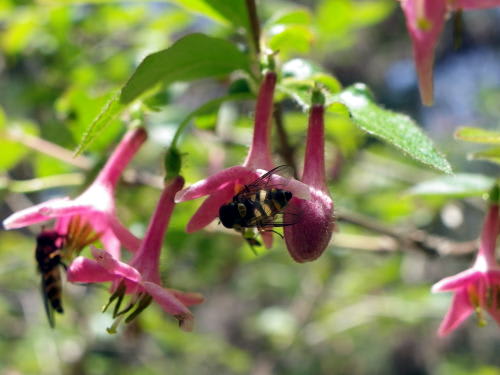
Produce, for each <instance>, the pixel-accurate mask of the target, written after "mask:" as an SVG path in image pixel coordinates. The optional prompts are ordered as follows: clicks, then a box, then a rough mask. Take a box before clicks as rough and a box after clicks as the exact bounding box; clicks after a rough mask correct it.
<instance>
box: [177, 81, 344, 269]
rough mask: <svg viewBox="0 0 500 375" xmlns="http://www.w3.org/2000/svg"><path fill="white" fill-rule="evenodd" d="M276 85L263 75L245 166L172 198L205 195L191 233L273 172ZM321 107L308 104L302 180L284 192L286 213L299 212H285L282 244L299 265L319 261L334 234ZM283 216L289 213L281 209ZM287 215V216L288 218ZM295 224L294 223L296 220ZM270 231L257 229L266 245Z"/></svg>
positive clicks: (191, 197) (289, 183)
mask: <svg viewBox="0 0 500 375" xmlns="http://www.w3.org/2000/svg"><path fill="white" fill-rule="evenodd" d="M275 86H276V73H275V72H273V71H268V72H266V73H265V75H264V80H263V83H262V85H261V87H260V91H259V95H258V98H257V105H256V109H255V124H254V134H253V140H252V144H251V146H250V149H249V152H248V155H247V157H246V159H245V161H244V162H243V165H237V166H233V167H230V168H227V169H224V170H222V171H220V172H218V173H216V174H214V175H212V176H210V177H208V178H206V179H204V180H201V181H198V182H196V183H195V184H193V185H191V186H189V187H188V188H186V189H183V190H181V191H180V192H178V193H177V194H176V196H175V200H176V202H184V201H187V200H191V199H196V198H199V197H202V196H205V195H208V198H207V199H205V201H204V202H203V203H202V205H201V206H200V208H199V209H198V211H196V213H195V214H194V215H193V217H192V218H191V220H190V221H189V223H188V225H187V231H188V232H194V231H197V230H199V229H202V228H204V227H205V226H207V225H208V224H210V223H211V222H212V221H213V220H214V219H215V218H216V217H217V216H218V214H219V208H220V207H221V206H222V205H223V204H225V203H227V202H229V201H231V199H232V197H233V196H234V195H236V194H237V193H238V192H239V191H241V189H242V187H243V186H245V185H248V184H250V183H252V182H253V181H254V180H255V179H257V178H258V177H259V176H262V175H263V174H264V173H266V172H267V171H269V170H271V169H273V168H274V163H273V162H272V156H271V152H270V135H271V115H272V111H273V97H274V89H275ZM323 117H324V107H323V104H322V103H320V104H316V105H313V106H312V109H311V113H310V124H309V132H308V135H307V148H306V156H305V162H304V174H303V176H302V179H301V181H298V180H295V179H291V180H290V181H289V182H288V184H287V185H286V190H287V191H290V192H291V193H292V194H293V198H292V201H291V202H290V212H291V211H294V212H293V213H294V214H299V217H300V218H299V219H297V218H296V217H297V216H296V215H295V216H294V217H293V218H290V217H288V218H287V214H286V213H285V215H284V216H285V217H284V222H287V219H288V223H292V224H293V225H289V226H285V240H286V244H287V248H288V251H289V253H290V255H291V256H292V258H293V259H294V260H295V261H297V262H306V261H312V260H314V259H317V258H318V257H319V256H320V255H321V254H322V253H323V251H324V250H325V249H326V247H327V246H328V244H329V242H330V239H331V237H332V232H333V228H334V225H333V201H332V199H331V197H330V193H329V192H328V188H327V186H326V177H325V165H324V152H325V150H324V122H323ZM285 212H287V211H285ZM290 215H291V214H289V215H288V216H290ZM295 221H296V222H295ZM272 233H273V232H272V231H264V230H262V231H260V232H259V234H260V235H261V237H262V239H263V241H264V244H265V245H266V247H268V248H269V247H271V245H272Z"/></svg>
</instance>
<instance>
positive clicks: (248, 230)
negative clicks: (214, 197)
mask: <svg viewBox="0 0 500 375" xmlns="http://www.w3.org/2000/svg"><path fill="white" fill-rule="evenodd" d="M289 170H290V167H288V166H286V165H281V166H279V167H276V168H274V169H272V170H270V171H269V172H267V173H266V174H264V175H262V176H261V177H259V178H258V179H256V180H255V181H253V182H252V183H251V184H249V185H244V186H243V188H242V189H241V190H240V191H239V192H238V193H237V194H236V195H235V196H234V197H233V199H232V201H231V202H230V203H227V204H224V205H222V206H221V207H220V209H219V219H220V221H221V223H222V225H224V226H225V227H226V228H230V229H235V230H236V231H238V232H240V233H242V235H243V238H245V240H246V241H247V242H248V244H249V245H250V246H251V247H252V249H253V246H260V243H259V241H257V240H256V239H255V232H254V230H255V229H257V231H258V232H259V233H261V232H268V231H271V232H275V231H274V230H273V228H275V227H284V226H287V225H292V224H294V223H284V222H282V221H280V219H279V218H278V217H279V216H281V214H283V213H284V209H285V208H286V207H287V204H288V202H289V201H290V199H292V193H291V192H290V191H287V190H285V188H286V180H284V179H283V178H281V179H280V180H281V181H284V182H281V183H278V182H276V181H275V180H276V179H273V175H274V174H277V173H283V172H288V173H289ZM275 233H277V232H275ZM277 234H279V233H277ZM279 235H280V236H281V234H279Z"/></svg>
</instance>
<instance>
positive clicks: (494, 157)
mask: <svg viewBox="0 0 500 375" xmlns="http://www.w3.org/2000/svg"><path fill="white" fill-rule="evenodd" d="M467 157H468V159H470V160H487V161H491V162H493V163H497V164H500V147H493V148H489V149H487V150H483V151H478V152H473V153H471V154H469V155H467Z"/></svg>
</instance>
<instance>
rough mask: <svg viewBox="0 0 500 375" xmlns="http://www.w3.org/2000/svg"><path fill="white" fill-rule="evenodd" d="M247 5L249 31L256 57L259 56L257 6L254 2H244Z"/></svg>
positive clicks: (248, 0)
mask: <svg viewBox="0 0 500 375" xmlns="http://www.w3.org/2000/svg"><path fill="white" fill-rule="evenodd" d="M245 2H246V5H247V12H248V19H249V21H250V31H251V37H252V42H253V46H254V48H255V53H256V55H259V54H260V24H259V17H258V16H257V6H256V4H255V0H245Z"/></svg>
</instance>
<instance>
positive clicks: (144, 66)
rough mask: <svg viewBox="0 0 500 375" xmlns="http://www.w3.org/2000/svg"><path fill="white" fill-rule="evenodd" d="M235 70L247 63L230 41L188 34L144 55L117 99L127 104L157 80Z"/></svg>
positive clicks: (164, 81) (224, 72)
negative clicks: (161, 48)
mask: <svg viewBox="0 0 500 375" xmlns="http://www.w3.org/2000/svg"><path fill="white" fill-rule="evenodd" d="M239 69H241V70H246V71H250V62H249V58H248V56H247V55H245V54H244V53H243V52H240V51H239V50H238V48H237V47H236V46H235V45H234V44H232V43H230V42H228V41H226V40H224V39H219V38H213V37H210V36H206V35H203V34H190V35H188V36H185V37H184V38H182V39H179V40H178V41H177V42H175V43H174V44H173V45H172V46H171V47H169V48H167V49H164V50H162V51H159V52H156V53H153V54H151V55H149V56H147V57H146V58H145V59H144V60H143V61H142V62H141V63H140V64H139V66H138V67H137V69H136V71H135V72H134V74H133V75H132V77H131V78H130V79H129V81H128V82H127V83H126V84H125V86H124V87H123V89H122V91H121V94H120V102H121V103H123V104H128V103H130V102H131V101H133V100H134V99H136V98H137V97H138V96H139V95H141V94H142V93H143V92H145V91H146V90H149V89H151V88H152V87H153V86H155V85H156V84H158V83H159V82H163V83H165V84H170V83H173V82H176V81H189V80H194V79H198V78H205V77H215V76H223V75H226V74H229V73H231V72H233V71H235V70H239Z"/></svg>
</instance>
